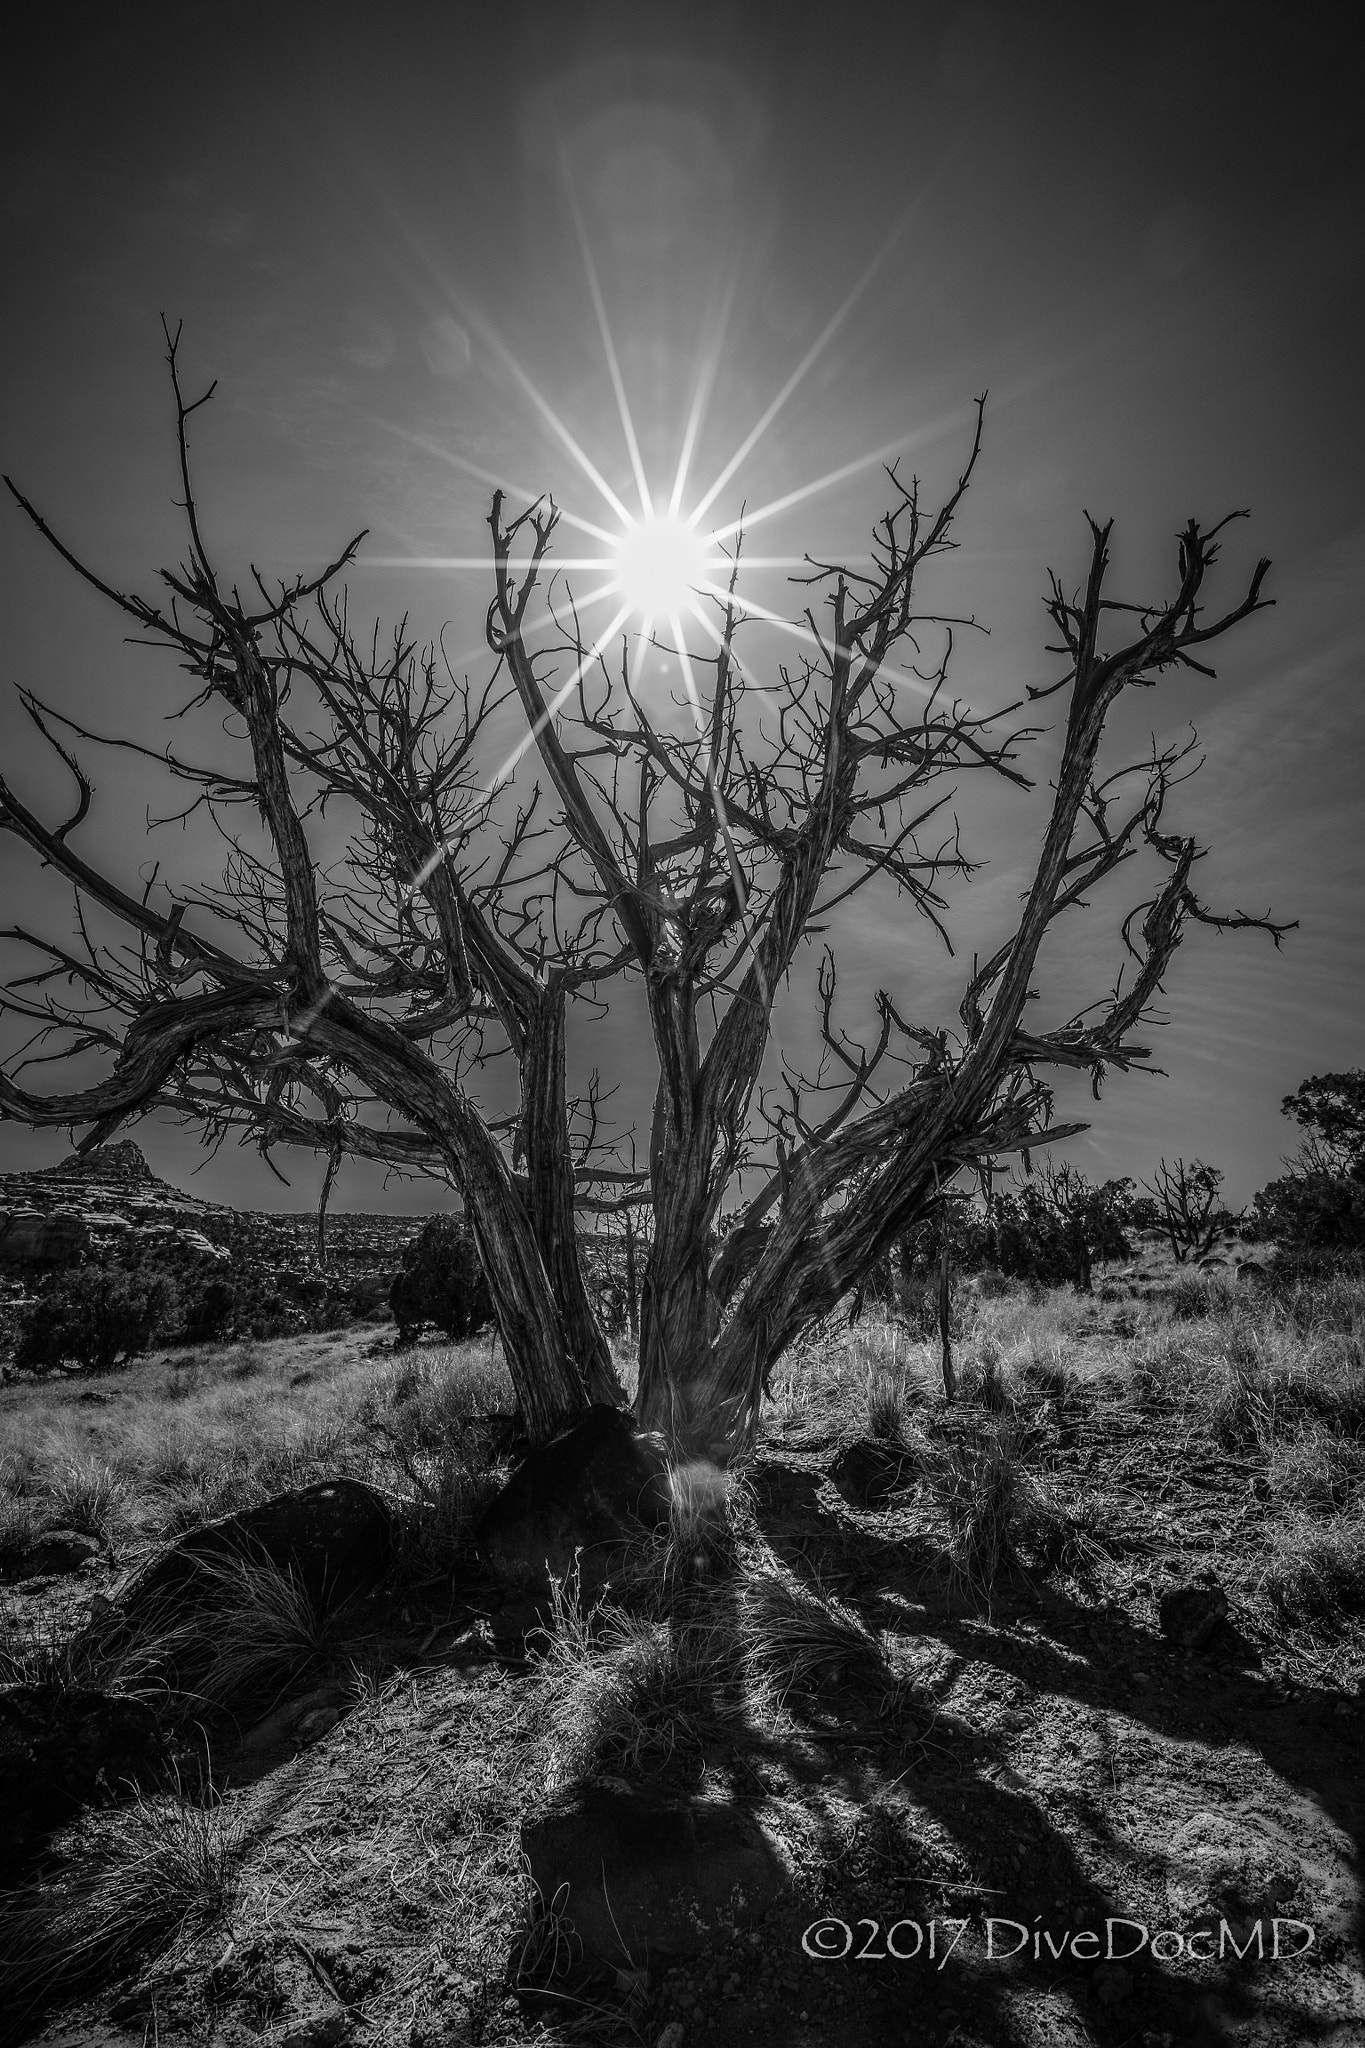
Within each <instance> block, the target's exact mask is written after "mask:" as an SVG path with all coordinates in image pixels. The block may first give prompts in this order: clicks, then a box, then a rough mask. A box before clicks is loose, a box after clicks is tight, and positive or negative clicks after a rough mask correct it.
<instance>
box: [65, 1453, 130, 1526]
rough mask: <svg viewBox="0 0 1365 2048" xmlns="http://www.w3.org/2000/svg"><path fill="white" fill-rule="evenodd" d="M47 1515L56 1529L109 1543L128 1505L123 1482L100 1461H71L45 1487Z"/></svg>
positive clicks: (102, 1460) (126, 1490)
mask: <svg viewBox="0 0 1365 2048" xmlns="http://www.w3.org/2000/svg"><path fill="white" fill-rule="evenodd" d="M47 1501H48V1513H49V1515H50V1517H51V1520H52V1525H53V1526H54V1527H55V1528H59V1529H76V1530H79V1532H80V1533H81V1535H83V1536H97V1537H98V1538H99V1540H100V1541H101V1542H102V1543H106V1544H107V1543H109V1542H110V1541H111V1540H112V1538H113V1536H114V1533H115V1530H116V1529H117V1527H118V1526H119V1524H120V1522H121V1521H122V1520H123V1517H124V1514H125V1511H126V1509H127V1504H128V1486H127V1482H126V1481H125V1480H123V1479H121V1478H120V1476H119V1474H118V1473H117V1472H115V1470H114V1469H113V1467H112V1466H111V1465H110V1464H109V1463H108V1462H107V1461H106V1460H105V1459H103V1458H73V1459H71V1460H70V1461H69V1462H68V1463H67V1464H64V1465H60V1466H59V1467H58V1468H57V1470H56V1472H55V1473H54V1474H53V1475H52V1477H51V1478H50V1479H49V1481H48V1484H47Z"/></svg>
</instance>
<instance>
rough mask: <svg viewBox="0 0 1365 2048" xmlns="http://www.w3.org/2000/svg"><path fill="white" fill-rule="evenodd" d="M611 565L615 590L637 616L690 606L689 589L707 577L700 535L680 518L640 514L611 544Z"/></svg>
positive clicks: (660, 614)
mask: <svg viewBox="0 0 1365 2048" xmlns="http://www.w3.org/2000/svg"><path fill="white" fill-rule="evenodd" d="M614 565H615V569H616V577H617V582H618V584H619V585H620V590H621V595H622V597H623V598H624V599H625V600H626V602H627V603H628V604H629V606H630V608H631V610H632V611H636V612H638V613H639V614H640V616H641V617H642V618H645V619H658V618H667V617H669V616H670V614H672V613H674V612H680V611H691V610H692V609H693V608H694V606H695V603H696V599H695V595H694V593H695V592H696V590H697V589H698V587H699V586H701V585H703V584H705V583H706V582H708V581H709V577H708V573H707V571H708V564H707V560H706V554H705V550H704V547H703V544H702V541H701V540H700V538H699V537H698V535H697V534H696V533H695V532H693V530H692V528H691V527H689V526H687V525H685V524H684V523H683V521H682V520H680V519H674V518H671V517H667V516H666V517H664V518H653V519H645V520H642V521H641V522H640V524H639V525H638V526H634V525H633V526H630V527H628V528H627V529H626V531H625V533H623V534H622V536H621V538H620V540H619V541H618V542H617V544H616V550H615V558H614Z"/></svg>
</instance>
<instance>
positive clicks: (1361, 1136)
mask: <svg viewBox="0 0 1365 2048" xmlns="http://www.w3.org/2000/svg"><path fill="white" fill-rule="evenodd" d="M1280 1106H1281V1110H1282V1112H1283V1114H1284V1115H1285V1116H1287V1117H1292V1118H1293V1120H1294V1121H1295V1123H1297V1124H1299V1125H1300V1126H1301V1127H1302V1128H1303V1129H1304V1130H1305V1131H1306V1132H1307V1134H1308V1135H1307V1137H1306V1138H1305V1140H1304V1143H1303V1144H1302V1146H1301V1147H1300V1148H1299V1151H1298V1153H1297V1154H1296V1155H1295V1156H1294V1157H1293V1158H1291V1159H1289V1160H1287V1161H1286V1162H1285V1163H1286V1165H1287V1166H1288V1167H1289V1172H1288V1173H1287V1174H1285V1175H1284V1176H1283V1177H1282V1178H1281V1179H1279V1180H1273V1181H1271V1182H1269V1183H1268V1185H1267V1186H1265V1187H1263V1188H1262V1189H1261V1190H1260V1192H1259V1194H1257V1195H1256V1196H1255V1198H1254V1203H1253V1206H1254V1208H1255V1211H1256V1219H1257V1222H1258V1224H1259V1226H1260V1229H1261V1233H1262V1235H1263V1236H1265V1237H1269V1238H1273V1239H1274V1241H1275V1246H1276V1250H1277V1252H1278V1254H1279V1257H1280V1258H1281V1260H1282V1261H1284V1262H1285V1263H1286V1264H1288V1265H1293V1266H1297V1267H1303V1266H1304V1265H1310V1266H1311V1265H1327V1266H1331V1265H1337V1264H1340V1263H1341V1262H1342V1261H1344V1260H1348V1259H1359V1258H1361V1257H1362V1256H1365V1070H1362V1069H1361V1068H1359V1067H1355V1068H1352V1070H1351V1071H1350V1072H1349V1073H1343V1074H1312V1075H1310V1076H1309V1078H1308V1079H1307V1080H1306V1081H1301V1082H1300V1083H1299V1086H1298V1088H1297V1089H1296V1090H1295V1092H1294V1093H1293V1094H1292V1095H1286V1096H1285V1098H1284V1101H1283V1102H1282V1104H1281V1105H1280Z"/></svg>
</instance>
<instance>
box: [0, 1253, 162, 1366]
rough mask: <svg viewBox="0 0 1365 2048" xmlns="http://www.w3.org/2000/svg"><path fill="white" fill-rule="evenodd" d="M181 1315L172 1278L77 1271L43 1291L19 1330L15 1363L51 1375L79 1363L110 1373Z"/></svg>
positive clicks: (114, 1269) (113, 1269)
mask: <svg viewBox="0 0 1365 2048" xmlns="http://www.w3.org/2000/svg"><path fill="white" fill-rule="evenodd" d="M179 1311H180V1303H179V1297H178V1296H177V1293H176V1288H175V1282H174V1281H173V1280H172V1279H171V1278H170V1276H169V1275H168V1274H165V1273H147V1272H138V1271H132V1270H128V1269H126V1268H124V1267H121V1266H93V1265H92V1266H74V1267H72V1268H71V1269H70V1270H69V1271H68V1272H65V1273H61V1274H57V1275H56V1276H54V1277H53V1278H52V1279H49V1280H46V1281H44V1283H43V1285H42V1286H41V1288H40V1289H39V1291H38V1295H37V1298H36V1300H35V1301H34V1302H33V1303H32V1304H31V1306H30V1307H29V1309H28V1311H27V1313H26V1314H25V1316H24V1318H23V1321H22V1323H21V1324H20V1330H19V1342H18V1345H17V1347H16V1349H15V1354H14V1363H15V1364H16V1365H17V1366H19V1367H20V1368H21V1369H22V1370H24V1371H26V1372H52V1371H55V1370H56V1369H57V1368H58V1367H60V1366H63V1365H65V1364H67V1363H68V1362H69V1361H70V1360H72V1359H74V1360H75V1361H76V1363H77V1364H78V1365H80V1366H83V1367H84V1368H85V1370H86V1371H87V1372H111V1371H112V1370H113V1368H114V1367H115V1366H116V1365H119V1364H121V1363H122V1362H123V1361H124V1360H126V1359H129V1358H135V1357H136V1356H137V1355H138V1353H139V1352H142V1351H145V1350H146V1349H147V1347H148V1345H149V1344H151V1342H152V1341H153V1339H154V1338H155V1337H158V1336H160V1335H164V1334H166V1333H167V1332H169V1331H170V1330H171V1329H172V1328H173V1326H174V1325H175V1323H176V1322H177V1321H178V1319H179Z"/></svg>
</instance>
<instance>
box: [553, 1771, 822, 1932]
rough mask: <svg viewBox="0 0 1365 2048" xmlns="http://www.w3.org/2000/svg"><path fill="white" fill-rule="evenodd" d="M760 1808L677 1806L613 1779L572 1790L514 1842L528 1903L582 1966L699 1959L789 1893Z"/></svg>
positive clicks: (771, 1812)
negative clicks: (567, 1926) (542, 1911)
mask: <svg viewBox="0 0 1365 2048" xmlns="http://www.w3.org/2000/svg"><path fill="white" fill-rule="evenodd" d="M777 1814H778V1809H777V1807H776V1806H775V1805H774V1804H773V1803H772V1802H764V1803H763V1804H761V1805H757V1806H748V1805H744V1806H741V1805H737V1804H735V1803H733V1802H731V1801H728V1800H724V1799H703V1798H679V1797H675V1796H672V1795H669V1794H667V1793H665V1792H663V1791H660V1790H658V1789H655V1788H652V1787H649V1786H642V1785H627V1784H624V1783H622V1782H620V1781H619V1780H616V1779H607V1780H598V1781H595V1782H592V1783H589V1784H587V1785H584V1786H581V1787H580V1788H578V1789H577V1790H576V1791H574V1792H573V1793H572V1794H570V1795H568V1796H566V1797H564V1798H562V1799H560V1800H558V1801H557V1802H555V1803H554V1804H553V1805H552V1806H550V1807H549V1808H548V1809H546V1810H544V1811H542V1812H541V1813H540V1814H538V1815H537V1816H535V1817H534V1818H533V1819H531V1820H528V1821H526V1822H525V1823H524V1824H523V1826H522V1830H521V1841H522V1848H523V1850H524V1851H525V1854H526V1857H527V1861H528V1863H529V1866H530V1872H531V1877H532V1879H533V1880H534V1882H535V1884H536V1885H537V1886H538V1888H539V1892H540V1897H541V1899H542V1901H543V1902H544V1904H545V1905H546V1906H547V1907H550V1908H552V1909H553V1910H554V1911H555V1912H556V1913H558V1914H559V1915H560V1916H561V1917H562V1919H563V1920H564V1921H565V1922H567V1923H572V1927H573V1931H574V1933H575V1934H576V1935H577V1936H578V1939H579V1940H580V1941H581V1942H582V1944H583V1948H584V1951H585V1953H586V1954H588V1955H590V1956H594V1957H597V1958H599V1959H601V1960H602V1961H604V1962H609V1963H612V1964H615V1965H616V1966H617V1967H622V1966H628V1967H636V1968H644V1967H646V1966H647V1965H652V1964H653V1962H654V1961H655V1959H656V1958H657V1957H659V1956H691V1955H703V1954H707V1953H709V1952H710V1951H711V1950H712V1949H713V1948H714V1947H715V1946H716V1945H717V1943H718V1942H720V1941H722V1940H724V1938H725V1937H726V1935H727V1934H728V1933H729V1932H730V1930H731V1929H733V1928H735V1927H746V1926H752V1925H753V1924H754V1923H755V1922H757V1921H758V1920H761V1919H762V1917H763V1915H764V1914H765V1913H766V1912H767V1911H768V1909H769V1908H770V1907H771V1906H772V1905H773V1904H774V1903H775V1902H777V1901H778V1900H780V1899H781V1898H783V1897H784V1896H785V1895H786V1894H787V1893H788V1892H789V1891H790V1889H791V1884H792V1869H791V1864H790V1861H789V1859H788V1857H787V1854H786V1851H785V1850H784V1848H783V1846H782V1844H781V1840H780V1838H779V1836H778V1833H777V1830H776V1819H777Z"/></svg>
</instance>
